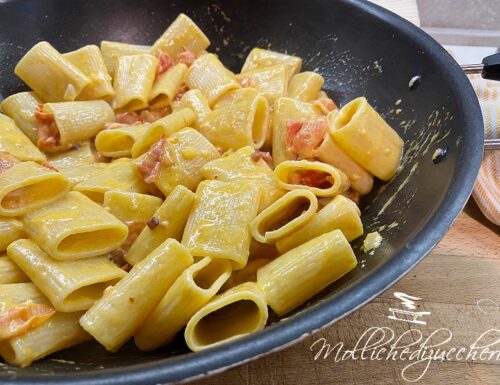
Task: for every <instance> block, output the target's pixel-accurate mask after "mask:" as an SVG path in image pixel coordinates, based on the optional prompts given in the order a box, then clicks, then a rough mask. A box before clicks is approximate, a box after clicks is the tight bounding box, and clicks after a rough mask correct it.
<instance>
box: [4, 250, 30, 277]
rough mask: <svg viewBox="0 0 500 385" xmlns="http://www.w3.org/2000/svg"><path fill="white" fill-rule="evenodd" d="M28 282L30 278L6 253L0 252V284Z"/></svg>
mask: <svg viewBox="0 0 500 385" xmlns="http://www.w3.org/2000/svg"><path fill="white" fill-rule="evenodd" d="M23 282H30V279H29V278H28V276H27V275H26V274H24V272H23V271H22V270H21V269H20V268H19V267H18V266H17V265H16V264H15V263H14V262H13V261H12V259H10V258H9V257H7V255H2V254H0V284H8V283H23Z"/></svg>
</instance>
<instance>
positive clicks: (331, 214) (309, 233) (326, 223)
mask: <svg viewBox="0 0 500 385" xmlns="http://www.w3.org/2000/svg"><path fill="white" fill-rule="evenodd" d="M360 214H361V213H360V211H359V208H358V206H356V204H355V203H354V202H353V201H351V200H350V199H349V198H346V197H345V196H343V195H337V196H336V197H335V198H333V199H332V200H331V201H330V202H329V203H328V204H326V205H325V206H324V207H323V208H322V209H321V210H320V211H319V212H318V213H317V214H316V215H315V216H314V217H313V218H312V219H311V221H309V222H308V223H306V224H305V225H304V226H303V227H301V228H299V229H297V230H296V231H295V232H293V233H291V234H289V235H288V236H286V237H284V238H282V239H280V240H278V242H276V247H277V248H278V251H279V252H280V253H281V254H283V253H284V252H286V251H288V250H291V249H293V248H294V247H297V246H299V245H301V244H303V243H305V242H307V241H310V240H311V239H313V238H315V237H318V236H320V235H321V234H324V233H327V232H329V231H333V230H341V231H342V233H343V234H344V236H345V237H346V238H347V240H348V241H349V242H351V241H352V240H354V239H356V238H358V237H360V236H361V235H363V223H362V222H361V218H360Z"/></svg>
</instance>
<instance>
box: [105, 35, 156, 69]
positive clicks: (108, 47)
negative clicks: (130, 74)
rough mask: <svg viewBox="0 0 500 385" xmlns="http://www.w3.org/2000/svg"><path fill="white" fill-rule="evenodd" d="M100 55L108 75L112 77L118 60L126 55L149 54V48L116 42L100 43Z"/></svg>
mask: <svg viewBox="0 0 500 385" xmlns="http://www.w3.org/2000/svg"><path fill="white" fill-rule="evenodd" d="M100 48H101V55H102V60H103V61H104V64H105V65H106V68H107V70H108V72H109V74H110V75H111V76H112V77H114V75H115V71H116V67H117V65H118V58H120V57H122V56H128V55H140V54H146V53H149V51H150V50H151V47H150V46H148V45H139V44H128V43H120V42H117V41H108V40H103V41H101V47H100Z"/></svg>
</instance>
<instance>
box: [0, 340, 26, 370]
mask: <svg viewBox="0 0 500 385" xmlns="http://www.w3.org/2000/svg"><path fill="white" fill-rule="evenodd" d="M0 355H1V356H2V357H3V359H4V360H5V361H6V362H8V363H10V364H11V365H16V364H17V365H19V357H18V355H17V352H16V351H15V350H14V348H13V347H12V344H11V342H10V340H4V341H0ZM21 366H23V365H21ZM24 366H25V365H24Z"/></svg>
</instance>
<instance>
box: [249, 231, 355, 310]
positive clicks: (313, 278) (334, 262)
mask: <svg viewBox="0 0 500 385" xmlns="http://www.w3.org/2000/svg"><path fill="white" fill-rule="evenodd" d="M356 264H357V261H356V257H355V255H354V252H353V251H352V248H351V246H350V245H349V242H347V239H346V238H345V237H344V235H343V234H342V232H341V231H340V230H334V231H332V232H329V233H326V234H323V235H320V236H319V237H317V238H314V239H312V240H310V241H308V242H306V243H303V244H302V245H300V246H298V247H296V248H295V249H292V250H290V251H288V252H287V253H285V254H283V255H281V256H280V257H278V258H276V259H275V260H273V261H271V262H269V263H268V264H267V265H265V266H264V267H262V268H261V269H259V271H258V272H257V285H258V287H259V288H260V289H261V290H262V291H263V293H264V297H265V299H266V302H267V303H268V305H269V306H270V307H271V308H272V309H273V310H274V311H275V312H276V313H277V314H278V315H284V314H286V313H288V312H289V311H291V310H293V309H295V308H296V307H297V306H299V305H301V304H303V303H305V302H306V301H307V300H308V299H310V298H311V297H312V296H313V295H314V294H316V293H319V292H320V291H321V290H322V289H324V288H325V287H326V286H328V285H329V284H331V283H332V282H334V281H336V280H337V279H339V278H340V277H342V276H343V275H345V274H346V273H348V272H349V271H351V270H352V269H353V268H354V267H355V266H356Z"/></svg>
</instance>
